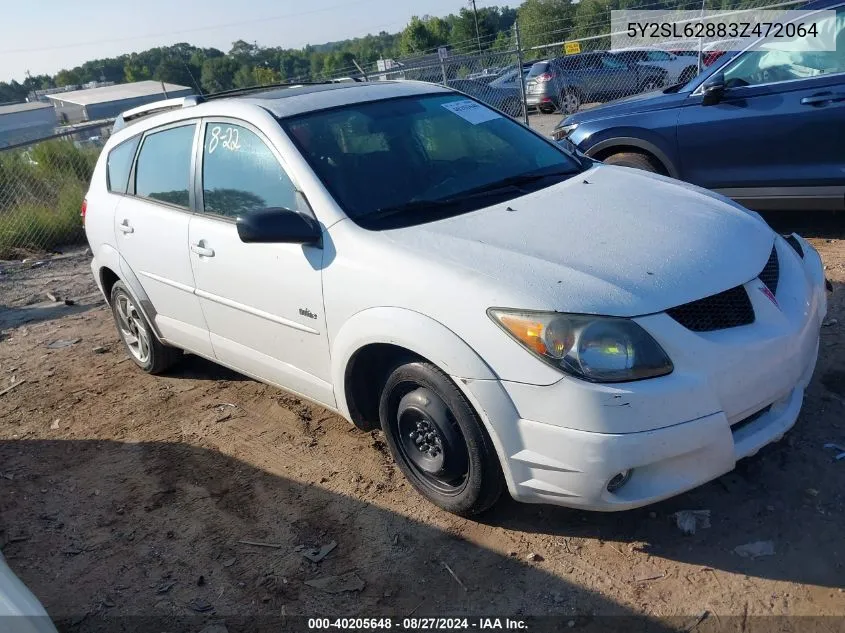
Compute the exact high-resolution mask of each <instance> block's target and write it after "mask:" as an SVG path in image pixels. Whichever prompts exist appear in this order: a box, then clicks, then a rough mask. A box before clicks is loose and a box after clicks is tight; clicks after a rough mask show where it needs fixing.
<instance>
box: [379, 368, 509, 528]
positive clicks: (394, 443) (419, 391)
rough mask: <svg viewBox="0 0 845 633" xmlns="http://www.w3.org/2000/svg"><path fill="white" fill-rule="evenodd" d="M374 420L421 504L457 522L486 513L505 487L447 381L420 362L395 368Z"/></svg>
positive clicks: (490, 450)
mask: <svg viewBox="0 0 845 633" xmlns="http://www.w3.org/2000/svg"><path fill="white" fill-rule="evenodd" d="M379 417H380V419H381V426H382V429H383V430H384V434H385V437H386V439H387V444H388V446H389V447H390V452H391V454H392V455H393V459H394V461H395V462H396V464H397V465H398V466H399V469H400V470H401V471H402V473H403V474H404V475H405V477H406V478H407V479H408V481H410V482H411V485H413V486H414V488H416V489H417V491H418V492H419V493H420V494H422V495H423V496H424V497H425V498H426V499H428V500H429V501H431V502H432V503H434V504H435V505H436V506H438V507H440V508H442V509H444V510H446V511H448V512H452V513H454V514H458V515H461V516H472V515H475V514H478V513H480V512H483V511H484V510H487V509H488V508H490V507H491V506H492V505H493V504H494V503H496V501H497V500H498V498H499V496H500V495H501V493H502V489H503V487H504V481H503V479H504V478H503V477H502V471H501V468H500V466H499V460H498V457H497V455H496V450H495V448H494V447H493V442H492V441H491V440H490V437H489V436H488V435H487V432H486V431H485V430H484V427H483V425H482V422H481V420H480V419H479V417H478V415H477V414H476V412H475V410H474V409H473V408H472V406H471V405H470V403H469V402H468V401H467V399H466V397H465V396H464V395H463V393H461V391H460V390H459V389H458V388H457V387H456V386H455V384H454V383H453V382H452V381H451V379H450V378H449V377H448V376H447V375H446V374H444V373H443V372H442V371H440V370H439V369H438V368H437V367H435V366H434V365H432V364H431V363H428V362H425V361H417V362H410V363H405V364H402V365H399V366H398V367H396V369H394V370H393V371H392V372H391V374H390V375H389V376H388V378H387V381H386V383H385V385H384V389H383V390H382V394H381V402H380V407H379Z"/></svg>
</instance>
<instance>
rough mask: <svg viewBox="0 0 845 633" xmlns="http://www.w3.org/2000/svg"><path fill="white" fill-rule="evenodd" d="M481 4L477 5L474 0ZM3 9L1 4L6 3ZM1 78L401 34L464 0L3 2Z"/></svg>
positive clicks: (455, 9) (454, 10)
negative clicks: (208, 50) (152, 54)
mask: <svg viewBox="0 0 845 633" xmlns="http://www.w3.org/2000/svg"><path fill="white" fill-rule="evenodd" d="M478 4H479V6H481V5H482V4H486V3H482V2H479V3H478ZM3 5H5V6H3ZM0 6H3V11H2V13H3V18H4V19H3V25H4V27H5V28H4V29H3V38H2V39H0V81H9V80H11V79H17V80H18V81H22V80H23V79H24V77H25V76H26V71H27V70H28V71H29V72H30V73H32V74H33V75H39V74H43V73H47V74H54V73H56V72H57V71H58V70H61V69H62V68H73V67H74V66H78V65H79V64H81V63H83V62H86V61H88V60H90V59H96V58H101V57H116V56H117V55H120V54H123V53H131V52H137V51H142V50H145V49H148V48H152V47H155V46H164V45H168V44H175V43H176V42H188V43H189V44H193V45H195V46H202V47H209V46H213V47H215V48H219V49H220V50H222V51H228V50H229V48H230V47H231V44H232V42H234V41H235V40H238V39H242V40H246V41H248V42H253V41H256V42H258V44H259V46H281V47H284V48H301V47H303V46H305V45H306V44H322V43H324V42H331V41H335V40H342V39H347V38H350V37H357V36H363V35H366V34H367V33H378V32H379V31H388V32H395V31H399V30H401V29H402V28H403V27H404V26H405V24H407V22H408V20H409V19H410V17H411V16H412V15H424V14H430V15H447V14H449V13H457V12H458V11H459V10H460V9H461V8H462V7H466V6H468V3H467V2H466V1H465V0H299V1H292V0H129V1H128V2H127V1H125V0H118V1H117V2H116V1H115V0H0Z"/></svg>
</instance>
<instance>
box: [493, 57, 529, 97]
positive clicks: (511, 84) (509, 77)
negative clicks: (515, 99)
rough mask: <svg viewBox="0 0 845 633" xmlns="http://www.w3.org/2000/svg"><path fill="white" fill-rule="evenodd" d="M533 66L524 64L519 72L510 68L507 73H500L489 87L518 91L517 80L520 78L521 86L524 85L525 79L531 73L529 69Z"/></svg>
mask: <svg viewBox="0 0 845 633" xmlns="http://www.w3.org/2000/svg"><path fill="white" fill-rule="evenodd" d="M533 65H534V64H524V65H523V68H522V69H521V70H517V69H516V68H511V69H510V70H509V71H507V72H505V73H502V74H501V75H499V76H498V77H496V78H495V79H494V80H493V81H491V82H490V85H491V86H492V87H493V88H508V89H514V90H517V91H519V82H518V80H517V78H518V77H520V76H521V77H522V82H523V85H525V78H526V77H528V73H529V72H531V67H532V66H533Z"/></svg>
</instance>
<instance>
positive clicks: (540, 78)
mask: <svg viewBox="0 0 845 633" xmlns="http://www.w3.org/2000/svg"><path fill="white" fill-rule="evenodd" d="M554 76H555V75H554V73H543V74H542V75H537V81H538V82H540V83H546V82H547V81H551V80H552V79H554Z"/></svg>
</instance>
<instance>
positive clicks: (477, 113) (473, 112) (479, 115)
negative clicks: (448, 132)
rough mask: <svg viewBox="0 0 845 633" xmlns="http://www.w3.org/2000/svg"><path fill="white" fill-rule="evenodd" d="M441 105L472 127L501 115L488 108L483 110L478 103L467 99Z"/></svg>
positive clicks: (498, 117)
mask: <svg viewBox="0 0 845 633" xmlns="http://www.w3.org/2000/svg"><path fill="white" fill-rule="evenodd" d="M441 105H442V106H443V107H444V108H446V109H447V110H449V112H452V113H454V114H457V115H458V116H459V117H461V118H462V119H465V120H467V121H469V122H470V123H472V124H473V125H478V124H479V123H486V122H487V121H492V120H493V119H500V118H501V115H499V114H497V113H496V112H494V111H493V110H491V109H490V108H485V107H484V106H483V105H481V104H480V103H476V102H475V101H470V100H469V99H463V100H461V101H450V102H449V103H442V104H441Z"/></svg>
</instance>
